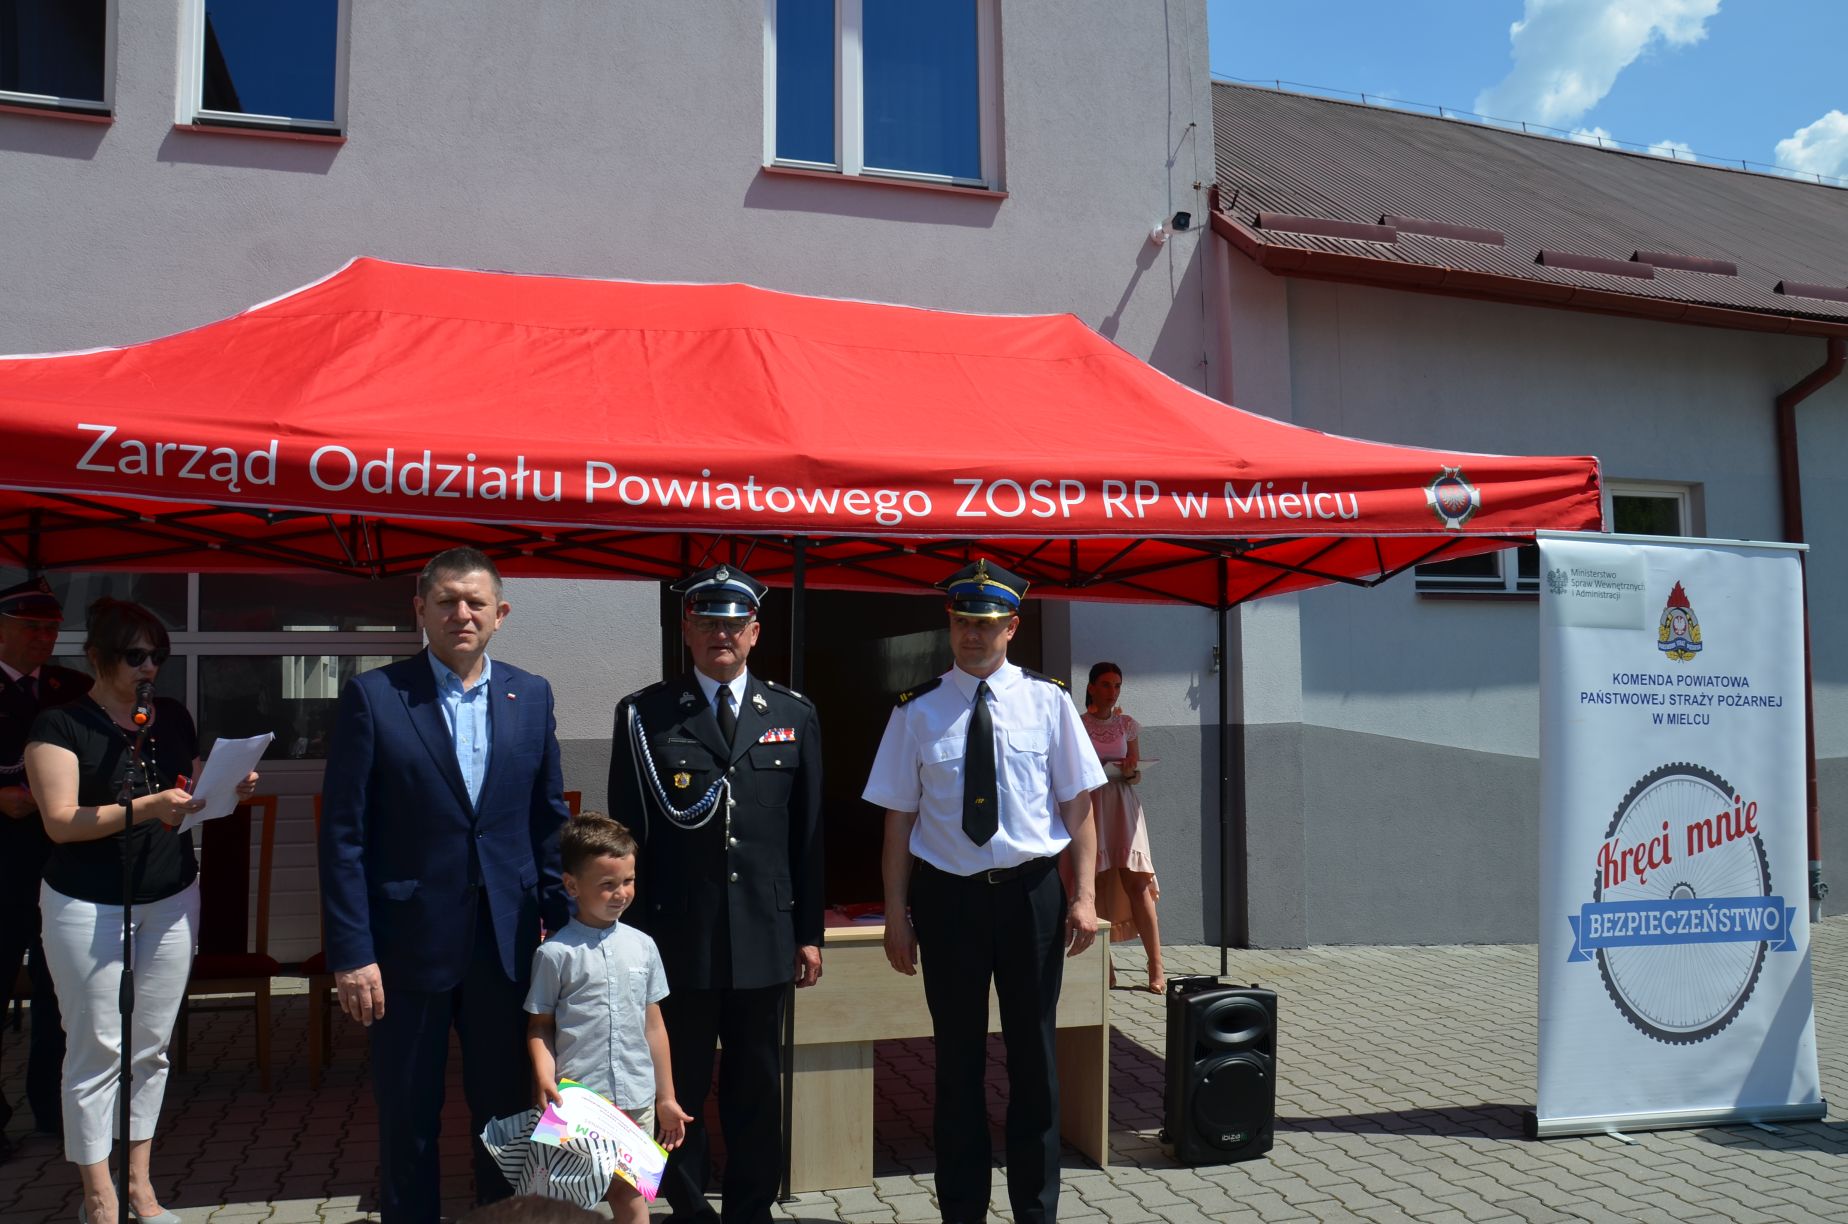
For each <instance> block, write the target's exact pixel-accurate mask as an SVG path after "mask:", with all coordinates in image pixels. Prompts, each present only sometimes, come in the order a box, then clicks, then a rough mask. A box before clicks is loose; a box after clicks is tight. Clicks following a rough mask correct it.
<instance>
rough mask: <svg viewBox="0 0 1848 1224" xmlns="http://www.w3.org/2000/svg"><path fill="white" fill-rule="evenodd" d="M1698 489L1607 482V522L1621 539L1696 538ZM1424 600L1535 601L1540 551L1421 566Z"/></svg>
mask: <svg viewBox="0 0 1848 1224" xmlns="http://www.w3.org/2000/svg"><path fill="white" fill-rule="evenodd" d="M1696 492H1697V491H1696V488H1695V486H1693V485H1688V484H1677V483H1672V482H1664V481H1626V480H1608V481H1606V482H1605V483H1604V521H1605V523H1606V524H1607V525H1608V526H1609V528H1610V530H1611V531H1612V532H1614V533H1616V534H1617V535H1659V536H1688V535H1694V534H1696V523H1695V519H1696V510H1697V508H1698V506H1697V502H1698V498H1697V496H1696ZM1413 582H1414V584H1415V587H1416V589H1417V591H1418V592H1419V594H1421V595H1445V594H1450V595H1457V594H1461V595H1532V594H1537V593H1538V592H1539V590H1540V549H1539V546H1538V545H1534V544H1524V545H1522V546H1521V547H1519V548H1513V549H1504V550H1502V551H1501V552H1493V553H1484V554H1482V555H1480V556H1475V557H1462V558H1459V559H1458V560H1455V561H1436V562H1433V563H1432V564H1430V565H1421V566H1419V567H1418V569H1417V576H1416V577H1415V578H1414V579H1413Z"/></svg>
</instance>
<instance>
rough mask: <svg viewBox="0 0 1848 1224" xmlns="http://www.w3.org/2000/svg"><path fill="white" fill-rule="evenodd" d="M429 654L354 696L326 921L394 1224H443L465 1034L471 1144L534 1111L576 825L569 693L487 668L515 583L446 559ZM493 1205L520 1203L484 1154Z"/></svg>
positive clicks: (324, 885) (469, 558)
mask: <svg viewBox="0 0 1848 1224" xmlns="http://www.w3.org/2000/svg"><path fill="white" fill-rule="evenodd" d="M414 606H415V608H416V610H417V617H418V620H419V621H420V622H421V624H422V626H423V630H424V635H425V637H426V638H427V639H428V642H429V648H428V649H427V650H425V651H423V652H422V653H420V654H418V655H417V656H416V657H415V658H410V659H405V660H403V661H401V662H398V663H393V664H390V665H388V666H386V667H381V668H378V669H377V670H375V671H369V672H365V673H363V674H361V675H358V676H355V677H353V679H352V680H351V681H349V682H348V683H347V686H346V689H345V690H344V691H343V692H342V693H341V695H340V711H339V717H338V720H337V722H336V723H335V727H334V735H333V742H332V744H331V745H330V746H329V749H328V753H327V774H326V781H325V782H324V783H323V787H322V791H323V799H322V820H321V856H320V857H321V905H322V913H323V916H324V921H325V923H326V933H327V959H328V965H329V967H330V968H332V969H333V970H334V983H335V986H336V988H337V990H338V992H339V996H340V1006H341V1009H342V1010H344V1011H345V1012H346V1014H347V1015H349V1016H351V1017H352V1018H353V1019H355V1020H358V1021H359V1022H361V1023H362V1024H365V1025H367V1026H368V1027H369V1029H370V1033H371V1043H372V1088H373V1096H374V1099H375V1101H376V1102H377V1107H378V1121H379V1183H380V1184H379V1205H380V1211H381V1215H382V1216H383V1218H384V1220H385V1222H386V1224H434V1221H436V1220H437V1219H438V1218H439V1210H440V1207H441V1190H440V1186H441V1182H440V1180H439V1174H438V1169H437V1133H438V1125H439V1119H440V1115H441V1113H442V1107H443V1080H444V1070H445V1067H446V1065H447V1063H448V1060H449V1029H450V1026H451V1025H454V1026H455V1028H456V1030H457V1032H458V1033H459V1035H460V1037H461V1043H462V1089H463V1093H464V1095H465V1096H466V1097H467V1098H468V1108H469V1120H470V1127H471V1130H472V1133H473V1134H474V1135H479V1134H480V1132H481V1128H482V1126H483V1125H485V1124H486V1123H487V1121H488V1120H489V1119H490V1118H494V1117H504V1116H506V1115H507V1114H512V1113H517V1112H519V1111H520V1110H522V1109H524V1108H526V1107H528V1106H529V1105H530V1104H531V1103H532V1099H533V1084H532V1074H531V1071H530V1070H529V1065H530V1064H529V1063H528V1061H527V1056H526V1042H525V1037H526V1016H525V1014H524V1012H523V1011H522V1008H521V1004H522V1001H523V1000H524V999H525V997H526V988H527V979H528V975H529V973H530V971H531V966H532V959H533V950H534V949H535V948H536V947H538V945H539V938H540V927H541V924H542V923H543V925H544V926H545V928H546V929H548V930H553V931H556V930H560V929H562V928H563V926H564V924H565V921H566V917H567V915H566V908H565V896H564V892H563V889H562V885H561V883H560V879H559V863H558V835H559V831H560V829H561V828H562V827H563V826H564V823H565V821H566V819H567V817H568V812H567V811H566V808H565V802H564V796H563V780H562V776H561V773H560V769H559V754H558V737H557V733H556V727H555V723H554V719H553V715H552V690H551V686H550V685H548V684H547V683H546V682H545V681H544V680H543V679H541V678H540V677H538V676H535V675H532V674H531V673H529V672H523V671H521V670H520V669H519V668H517V667H511V666H509V665H507V664H505V663H500V662H496V661H494V660H491V659H490V658H489V657H488V653H487V651H488V639H489V638H491V637H493V636H494V631H495V630H496V629H499V628H500V626H501V622H502V621H503V620H505V619H506V616H507V613H508V610H509V609H508V605H507V603H506V601H505V600H504V599H502V598H501V580H500V574H499V572H498V571H496V570H495V568H494V563H493V562H492V561H490V560H489V559H488V557H487V556H486V555H485V554H483V553H481V552H478V551H477V550H475V549H472V548H452V549H449V550H448V551H446V552H443V553H439V554H438V555H437V556H435V557H434V558H432V559H431V561H430V563H429V564H428V565H426V566H425V567H424V570H423V573H422V575H421V576H420V577H419V578H418V580H417V597H416V599H415V601H414ZM474 1149H475V1190H476V1197H477V1199H478V1201H480V1202H488V1201H491V1200H493V1199H497V1198H504V1197H506V1196H507V1194H508V1193H510V1191H509V1188H508V1186H507V1184H506V1182H505V1181H504V1179H502V1177H501V1176H500V1174H499V1172H498V1170H496V1168H495V1166H494V1162H493V1161H492V1160H491V1159H490V1158H489V1157H488V1156H487V1153H486V1152H485V1151H484V1150H483V1149H482V1148H481V1146H480V1142H479V1140H478V1139H477V1140H475V1141H474Z"/></svg>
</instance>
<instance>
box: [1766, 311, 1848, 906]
mask: <svg viewBox="0 0 1848 1224" xmlns="http://www.w3.org/2000/svg"><path fill="white" fill-rule="evenodd" d="M1844 363H1848V340H1843V339H1840V338H1832V339H1830V340H1829V342H1828V351H1827V354H1826V356H1824V358H1823V362H1822V364H1821V365H1819V366H1817V367H1816V368H1815V369H1814V370H1811V371H1810V372H1809V373H1808V374H1807V375H1805V376H1804V377H1803V379H1802V380H1801V381H1800V382H1798V383H1797V384H1796V385H1795V386H1793V387H1791V388H1790V389H1789V390H1787V391H1784V392H1782V393H1781V394H1780V395H1779V396H1778V397H1777V471H1778V494H1779V496H1780V498H1781V499H1782V502H1783V510H1784V539H1785V541H1786V542H1787V543H1791V544H1801V543H1803V542H1804V540H1803V477H1802V473H1801V471H1800V469H1799V466H1798V463H1797V405H1798V404H1800V403H1802V402H1803V401H1804V400H1806V399H1808V398H1809V397H1810V396H1811V395H1813V394H1815V393H1816V392H1817V391H1820V390H1821V389H1822V388H1823V387H1826V386H1828V385H1829V384H1830V383H1832V382H1834V381H1835V379H1836V376H1837V375H1839V374H1840V373H1841V372H1842V366H1843V365H1844ZM1800 564H1802V565H1803V747H1804V761H1805V766H1806V768H1807V771H1808V776H1807V777H1806V779H1805V782H1806V784H1807V787H1808V790H1807V794H1806V796H1805V799H1806V802H1807V804H1808V807H1809V876H1810V919H1811V921H1815V920H1817V919H1819V918H1821V917H1822V899H1823V898H1824V897H1826V896H1828V894H1829V886H1828V885H1827V884H1825V883H1823V879H1822V796H1821V791H1820V790H1819V788H1818V787H1817V785H1816V679H1815V672H1814V660H1813V652H1812V651H1811V648H1810V622H1809V564H1808V558H1807V556H1804V557H1803V558H1802V559H1801V561H1800Z"/></svg>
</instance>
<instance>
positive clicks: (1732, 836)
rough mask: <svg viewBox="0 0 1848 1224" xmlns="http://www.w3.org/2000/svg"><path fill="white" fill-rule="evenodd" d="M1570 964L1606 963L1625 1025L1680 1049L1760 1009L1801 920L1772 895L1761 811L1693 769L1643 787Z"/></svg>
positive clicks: (1579, 917)
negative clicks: (1774, 962) (1760, 988)
mask: <svg viewBox="0 0 1848 1224" xmlns="http://www.w3.org/2000/svg"><path fill="white" fill-rule="evenodd" d="M1593 866H1594V871H1593V876H1592V888H1591V896H1592V899H1591V901H1590V902H1588V903H1586V904H1585V905H1583V906H1581V907H1580V909H1579V912H1578V913H1577V914H1576V915H1571V916H1568V917H1567V919H1566V921H1567V922H1568V923H1570V924H1571V926H1572V935H1573V942H1572V951H1571V953H1570V955H1569V956H1568V957H1567V960H1568V961H1589V960H1592V959H1594V958H1595V959H1596V960H1597V962H1598V972H1599V973H1600V974H1601V975H1603V978H1604V988H1605V990H1606V991H1608V992H1609V994H1610V996H1611V1001H1612V1002H1614V1003H1615V1004H1616V1005H1617V1010H1618V1011H1619V1012H1621V1013H1623V1015H1624V1018H1625V1019H1627V1020H1628V1021H1629V1022H1630V1023H1631V1024H1632V1025H1634V1026H1635V1027H1636V1028H1637V1029H1638V1030H1639V1031H1640V1032H1642V1033H1643V1034H1645V1035H1646V1036H1649V1037H1653V1038H1654V1039H1656V1040H1657V1041H1661V1042H1666V1043H1668V1044H1671V1045H1689V1044H1692V1043H1694V1042H1697V1041H1705V1040H1706V1039H1707V1038H1709V1037H1711V1036H1713V1035H1714V1034H1715V1033H1718V1032H1719V1031H1721V1030H1722V1029H1724V1028H1725V1027H1726V1026H1727V1025H1728V1024H1731V1023H1732V1021H1733V1018H1734V1017H1735V1016H1737V1015H1738V1014H1739V1012H1740V1010H1741V1009H1742V1008H1743V1007H1744V1006H1745V1003H1746V1000H1747V999H1749V998H1751V996H1752V989H1753V987H1754V986H1756V985H1757V983H1758V974H1759V970H1760V969H1762V968H1763V966H1764V959H1765V953H1766V952H1791V951H1795V950H1796V944H1795V942H1794V940H1793V938H1792V935H1791V924H1792V923H1793V922H1794V921H1795V918H1796V909H1795V907H1793V906H1787V905H1785V904H1784V899H1783V898H1782V897H1780V896H1778V895H1777V894H1776V893H1774V892H1773V891H1772V888H1771V865H1770V861H1769V860H1768V859H1767V858H1766V855H1765V846H1764V839H1763V836H1762V834H1760V832H1759V829H1758V803H1757V801H1756V800H1754V799H1750V798H1748V797H1746V796H1745V795H1743V794H1741V793H1739V792H1738V791H1736V790H1734V789H1733V787H1732V786H1731V785H1730V784H1729V783H1728V782H1727V781H1726V779H1724V778H1722V777H1721V776H1720V775H1719V774H1717V773H1715V772H1714V771H1713V770H1711V769H1708V768H1706V767H1705V766H1702V765H1696V764H1693V763H1691V762H1687V761H1676V762H1672V763H1670V764H1666V765H1661V766H1658V767H1657V768H1655V769H1652V770H1650V771H1649V772H1648V773H1646V774H1644V775H1643V776H1642V777H1641V778H1640V779H1638V780H1637V783H1636V785H1634V786H1632V787H1631V788H1630V790H1629V793H1628V794H1626V795H1625V796H1624V797H1623V801H1622V802H1621V803H1619V804H1618V805H1617V810H1616V812H1615V814H1614V815H1612V817H1611V823H1610V826H1609V828H1607V829H1606V830H1605V833H1604V841H1603V843H1602V844H1601V845H1600V846H1599V847H1598V852H1597V859H1596V862H1595V864H1594V865H1593Z"/></svg>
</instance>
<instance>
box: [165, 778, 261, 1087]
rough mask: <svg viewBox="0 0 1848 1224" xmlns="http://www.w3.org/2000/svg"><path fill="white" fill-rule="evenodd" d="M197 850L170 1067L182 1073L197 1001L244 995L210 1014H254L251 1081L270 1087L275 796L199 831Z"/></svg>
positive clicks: (258, 798)
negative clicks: (253, 861)
mask: <svg viewBox="0 0 1848 1224" xmlns="http://www.w3.org/2000/svg"><path fill="white" fill-rule="evenodd" d="M253 812H260V813H261V814H262V821H261V824H260V826H259V827H260V829H261V837H262V841H261V843H260V844H259V846H258V849H257V904H256V937H255V939H254V940H253V939H252V938H251V930H250V919H251V905H250V835H251V825H252V813H253ZM200 832H201V836H200V845H199V951H198V954H197V955H195V956H194V957H193V965H192V977H191V979H190V980H189V981H188V982H187V984H186V996H185V998H183V999H182V1000H181V1001H180V1022H179V1026H178V1029H179V1031H178V1032H177V1033H176V1034H175V1037H176V1040H175V1042H174V1061H175V1063H176V1064H177V1066H178V1068H179V1070H181V1071H185V1070H186V1043H187V1016H188V1013H189V1012H190V1011H191V1010H192V1000H193V999H194V998H197V997H199V996H202V995H249V996H250V1002H249V1003H230V1004H226V1003H215V1004H214V1005H213V1006H212V1007H211V1008H210V1009H209V1010H213V1011H218V1010H225V1009H227V1008H234V1009H236V1010H243V1009H245V1008H249V1009H250V1010H251V1011H254V1012H255V1013H256V1027H257V1032H256V1039H257V1080H258V1083H259V1085H260V1086H261V1087H262V1088H263V1090H264V1091H265V1092H267V1091H269V1086H270V984H271V981H272V979H274V978H275V977H276V976H278V975H279V974H280V973H281V972H282V965H281V963H280V962H278V961H277V960H276V959H275V958H274V957H273V956H271V955H270V954H269V925H270V876H271V871H272V868H273V867H274V866H275V861H276V796H274V795H256V796H253V797H252V798H251V799H249V800H247V801H246V802H244V803H242V804H239V805H238V807H237V810H236V811H234V812H232V813H231V815H229V816H226V817H224V818H223V819H220V820H208V821H206V822H205V824H204V825H203V826H201V830H200Z"/></svg>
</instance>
